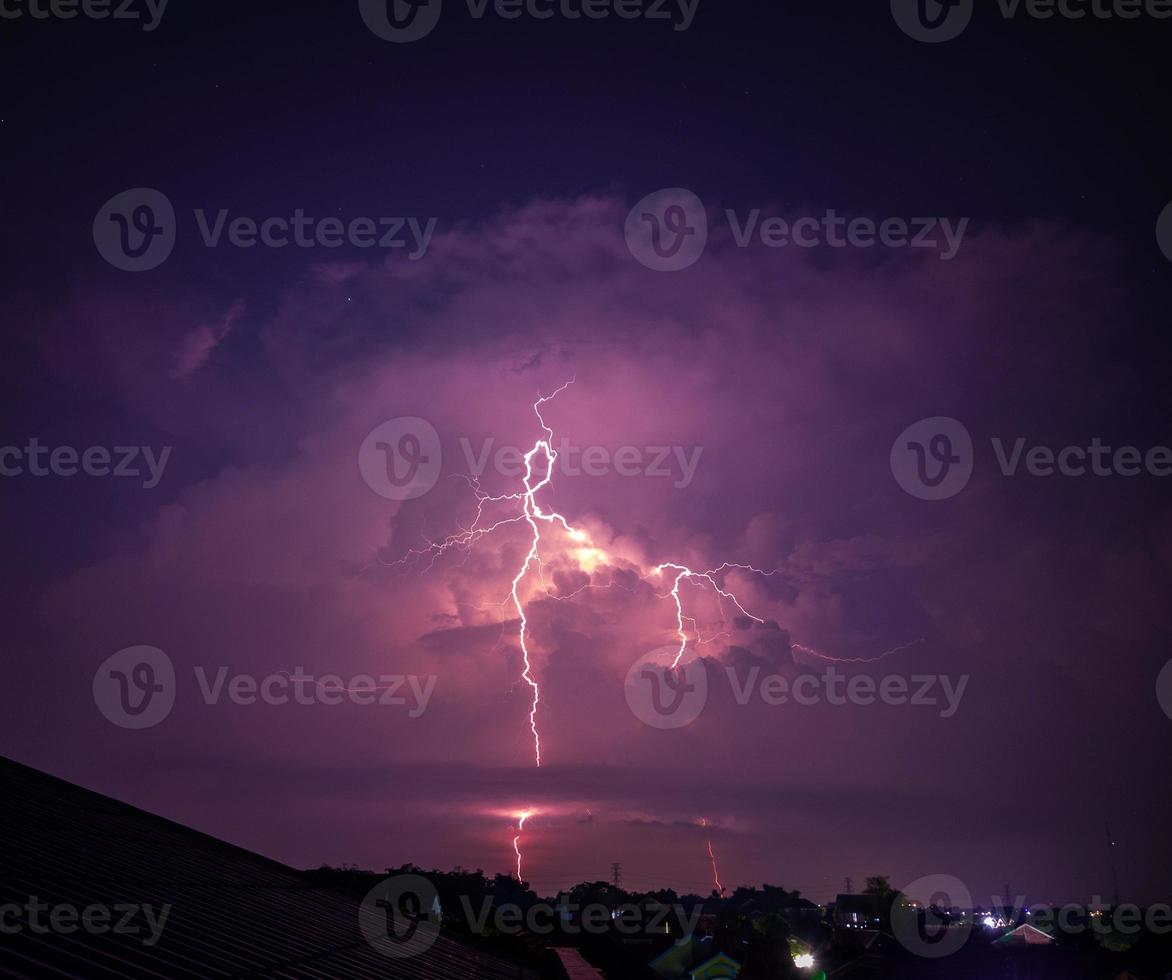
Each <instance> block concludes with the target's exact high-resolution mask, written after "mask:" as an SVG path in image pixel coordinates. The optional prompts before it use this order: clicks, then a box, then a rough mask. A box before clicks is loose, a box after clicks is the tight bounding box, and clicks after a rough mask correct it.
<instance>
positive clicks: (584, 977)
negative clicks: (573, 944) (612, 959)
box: [553, 947, 602, 980]
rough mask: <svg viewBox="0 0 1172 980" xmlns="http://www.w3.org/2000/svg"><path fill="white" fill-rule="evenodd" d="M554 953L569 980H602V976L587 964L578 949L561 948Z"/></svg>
mask: <svg viewBox="0 0 1172 980" xmlns="http://www.w3.org/2000/svg"><path fill="white" fill-rule="evenodd" d="M553 952H554V955H555V956H556V957H557V958H558V962H560V963H561V965H562V969H563V970H564V971H565V974H566V976H567V977H568V978H569V980H602V974H601V973H599V972H598V971H597V970H596V969H594V967H592V966H591V965H590V964H589V963H587V962H586V961H585V960H584V959H583V958H582V954H581V953H579V952H578V951H577V950H576V949H565V948H561V947H559V948H557V949H555V950H554V951H553Z"/></svg>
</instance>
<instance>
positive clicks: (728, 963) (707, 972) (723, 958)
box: [690, 953, 741, 980]
mask: <svg viewBox="0 0 1172 980" xmlns="http://www.w3.org/2000/svg"><path fill="white" fill-rule="evenodd" d="M740 973H741V964H740V963H738V962H737V961H736V960H734V959H733V958H732V957H731V956H729V955H728V954H727V953H717V954H716V955H715V956H713V957H712V958H711V959H708V960H705V961H704V962H703V963H701V964H700V965H699V966H697V967H693V968H692V972H691V974H690V977H691V980H723V978H729V980H735V978H736V977H738V976H740Z"/></svg>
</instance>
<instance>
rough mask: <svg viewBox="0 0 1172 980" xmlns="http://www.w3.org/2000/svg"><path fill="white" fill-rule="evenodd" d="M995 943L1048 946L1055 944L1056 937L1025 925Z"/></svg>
mask: <svg viewBox="0 0 1172 980" xmlns="http://www.w3.org/2000/svg"><path fill="white" fill-rule="evenodd" d="M993 941H994V942H995V943H1002V944H1003V945H1006V946H1048V945H1050V944H1051V943H1052V942H1054V937H1053V936H1050V935H1047V934H1046V933H1044V932H1042V930H1041V929H1038V928H1036V927H1035V926H1031V925H1030V924H1029V923H1024V924H1022V925H1020V926H1018V927H1017V928H1016V929H1012V930H1010V931H1009V932H1007V933H1006V934H1005V935H1004V936H999V937H998V938H997V939H995V940H993Z"/></svg>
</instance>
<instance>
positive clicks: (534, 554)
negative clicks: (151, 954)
mask: <svg viewBox="0 0 1172 980" xmlns="http://www.w3.org/2000/svg"><path fill="white" fill-rule="evenodd" d="M574 382H575V379H573V378H571V379H570V380H569V381H567V382H565V384H563V385H562V386H561V387H559V388H557V389H556V390H554V391H553V392H552V393H551V394H549V395H542V394H541V393H540V392H539V393H538V397H537V400H536V401H535V402H534V403H533V413H534V415H535V416H536V417H537V422H538V425H539V426H540V428H541V432H542V433H543V437H539V438H538V439H537V440H536V441H535V442H534V443H533V446H532V448H531V449H530V450H529V451H528V452H527V453H525V455H524V457H523V459H524V464H525V472H524V477H523V479H522V487H521V489H520V490H518V491H516V492H513V493H504V494H499V495H491V494H488V493H486V492H485V491H484V490H482V489H481V487H480V482H479V480H477V479H474V478H466V479H467V480H468V484H469V486H470V487H471V488H472V492H473V494H474V495H475V497H476V502H477V503H476V515H475V517H474V518H473V520H472V522H471V523H470V524H469V525H468V526H467V527H463V528H461V529H460V530H459V531H457V532H456V533H454V534H450V535H448V536H447V537H445V538H443V539H442V540H440V541H436V542H431V541H428V542H427V547H425V548H419V549H415V548H413V549H410V550H409V551H408V552H407V553H406V555H405V556H404V557H403V558H402V559H400V560H399V561H398V562H395V563H394V564H396V565H402V564H406V563H408V562H411V561H414V560H415V559H418V558H422V557H425V556H426V557H429V558H430V560H431V562H430V565H429V568H430V567H433V566H434V564H435V562H436V561H437V560H438V559H439V558H440V557H442V556H443V555H445V554H446V553H448V552H450V551H462V552H465V553H467V552H470V551H471V549H472V548H473V546H474V545H475V544H476V543H477V542H479V541H480V540H481V539H482V538H484V537H486V536H488V535H490V534H492V533H493V532H495V531H497V530H499V529H501V528H503V527H507V526H511V525H521V524H525V525H527V526H528V528H529V530H530V533H531V535H532V536H531V539H530V542H529V549H528V551H527V552H526V554H525V558H524V560H523V561H522V562H521V564H520V567H518V569H517V571H516V574H515V575H514V576H513V579H512V583H511V587H510V590H509V599H506V600H505V601H504V602H502V603H500V604H498V608H501V607H503V606H504V605H506V604H507V603H508V602H509V601H510V599H511V601H512V605H513V608H514V609H515V610H516V614H517V618H518V620H519V627H518V631H517V639H518V643H519V645H520V648H521V660H522V665H523V667H522V671H521V680H522V681H523V682H524V683H525V684H526V685H527V686H528V688H529V691H530V699H529V714H528V718H529V731H530V733H531V735H532V737H533V758H534V762H535V764H536V766H537V768H541V758H542V756H541V731H540V729H539V727H538V724H537V716H538V709H539V708H540V707H541V704H542V700H541V685H540V683H539V682H538V679H537V677H536V676H535V674H534V668H533V656H532V651H531V650H530V646H529V641H530V629H529V619H528V617H527V616H526V614H525V605H526V601H525V598H524V596H523V595H522V592H523V591H524V584H525V581H526V579H527V577H528V576H529V575H530V573H531V572H532V571H535V572H536V574H537V577H538V581H539V583H540V587H541V591H542V592H543V593H544V594H545V595H546V596H551V597H553V598H558V599H565V598H573V596H575V595H577V594H578V593H580V592H581V591H583V590H584V589H586V588H609V587H612V586H613V585H614V584H615V583H614V581H613V578H612V581H611V583H610V585H609V586H594V585H587V586H584V587H583V588H582V589H578V590H577V591H575V592H574V593H573V594H572V595H570V596H552V593H551V592H550V590H549V587H548V586H547V584H546V582H545V577H544V574H543V566H542V555H541V549H542V543H543V538H542V528H543V526H544V527H548V526H550V525H557V526H558V527H560V528H561V530H562V531H564V532H565V533H566V535H568V537H569V538H570V540H571V541H572V542H573V543H574V547H573V549H572V554H573V557H574V558H575V559H576V560H577V562H578V565H579V567H582V568H584V569H585V570H586V571H587V572H590V571H591V570H592V569H593V567H594V566H595V565H597V564H599V563H601V562H604V561H605V560H607V559H608V558H609V556H608V555H607V554H606V553H605V552H604V551H603V550H601V549H600V548H598V547H596V546H595V545H594V543H593V542H592V540H591V538H590V534H589V532H587V531H585V530H583V529H581V528H577V527H574V526H573V525H571V524H570V522H569V521H568V520H567V519H566V518H565V517H564V516H563V515H562V514H560V513H558V512H557V511H556V510H550V511H546V510H545V509H543V508H542V506H541V504H540V502H539V501H538V494H539V493H540V492H541V491H542V490H544V489H545V488H546V487H548V486H550V484H551V483H552V482H553V476H554V468H555V466H556V465H557V461H558V452H557V450H556V449H554V432H553V429H552V428H551V427H550V426H549V424H548V423H547V422H546V420H545V417H544V415H543V414H542V407H543V406H544V405H547V404H548V403H549V402H551V401H553V400H554V399H555V398H557V396H558V395H560V394H561V393H562V392H563V391H565V390H566V389H567V388H568V387H570V385H572V384H574ZM498 506H504V507H511V508H513V509H514V512H513V513H511V514H507V516H503V517H500V518H499V519H490V517H489V513H490V511H491V510H492V508H494V507H498ZM734 570H735V571H740V572H747V573H750V574H753V575H760V576H764V577H769V576H771V575H775V574H777V571H776V570H775V571H763V570H761V569H759V568H754V567H753V566H752V565H742V564H737V563H733V562H725V563H724V564H722V565H720V566H718V567H716V568H710V569H707V570H704V571H696V570H694V569H692V568H690V567H688V566H687V565H681V564H677V563H675V562H665V563H663V564H661V565H658V566H656V567H654V568H652V569H650V570H649V571H648V572H647V573H646V575H645V574H644V573H643V572H640V577H643V578H647V577H649V576H651V575H654V576H656V577H658V578H659V579H660V580H661V581H662V580H664V579H668V580H670V583H671V584H670V588H669V589H668V591H667V592H664V593H662V594H660V593H656V597H657V598H659V599H666V598H667V597H668V596H671V598H672V600H673V601H674V602H675V607H676V635H677V637H678V638H679V650H678V651H677V653H676V657H675V660H674V662H673V663H672V669H675V668H677V667H678V666H679V663H680V660H681V659H682V658H683V656H684V653H685V651H686V650H687V646H688V629H687V625H688V624H690V625H691V627H692V631H693V633H694V634H695V642H696V643H698V644H704V643H710V642H712V641H713V640H714V639H716V638H717V637H718V636H721V635H725V634H722V633H717V634H715V635H714V636H710V637H708V638H707V639H704V638H703V637H702V636H701V635H700V630H699V626H698V624H697V621H696V619H695V618H693V617H691V616H688V615H687V614H686V613H685V611H684V599H683V597H682V596H681V594H680V586H681V585H682V584H683V583H684V582H690V583H692V584H693V585H696V586H698V587H700V588H705V587H709V588H711V589H712V591H713V593H714V594H715V596H716V601H717V605H718V608H719V609H720V611H721V613H722V614H723V613H724V610H725V604H726V603H731V605H732V606H733V607H735V609H736V611H737V612H738V613H739V614H740V615H742V616H745V617H747V618H748V619H751V620H752V621H753V622H755V623H758V624H762V623H764V622H765V620H763V619H761V618H760V617H759V616H755V615H753V614H752V613H750V612H749V611H748V610H746V609H745V607H744V606H743V605H742V604H741V601H740V599H738V598H737V596H736V595H735V594H733V593H732V592H731V591H729V590H728V589H727V588H726V587H725V586H724V584H723V582H724V577H725V575H726V574H727V573H728V572H731V571H734ZM503 625H504V623H503V622H502V627H503ZM799 649H803V650H809V648H802V647H800V648H799ZM809 652H810V653H811V654H814V655H816V656H823V655H821V654H817V652H816V651H813V650H809ZM894 652H897V651H889V653H894ZM887 655H888V654H883V656H887ZM825 659H833V658H830V657H825ZM880 659H881V658H880ZM534 812H535V811H533V810H526V811H524V812H523V813H522V814H521V815H520V817H519V820H518V824H517V834H516V836H515V837H514V838H513V850H514V852H515V854H516V857H517V879H518V881H520V880H521V849H520V840H521V832H522V830H523V829H524V825H525V821H526V820H527V819H528V818H529V817H530V816H532V815H533V813H534ZM703 825H704V826H705V827H707V826H708V823H707V821H704V824H703ZM708 853H709V858H710V859H711V862H712V871H713V878H714V879H715V881H716V887H717V890H718V891H719V892H720V893H721V894H722V895H723V894H724V886H723V885H721V883H720V876H719V874H718V872H717V867H716V856H715V854H714V853H713V851H712V841H711V839H709V840H708Z"/></svg>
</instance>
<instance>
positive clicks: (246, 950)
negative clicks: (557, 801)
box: [0, 758, 535, 980]
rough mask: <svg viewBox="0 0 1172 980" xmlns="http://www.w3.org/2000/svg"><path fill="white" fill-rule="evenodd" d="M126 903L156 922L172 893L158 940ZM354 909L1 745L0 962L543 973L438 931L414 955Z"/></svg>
mask: <svg viewBox="0 0 1172 980" xmlns="http://www.w3.org/2000/svg"><path fill="white" fill-rule="evenodd" d="M30 902H31V903H33V904H34V906H36V905H38V903H39V904H43V905H45V906H48V908H49V909H54V908H60V907H64V906H69V907H71V908H74V909H77V910H83V909H85V908H87V907H89V906H93V905H101V906H105V907H107V908H110V909H111V910H112V911H111V913H110V914H111V915H112V919H111V921H110V922H108V923H106V924H105V927H104V928H105V930H106V931H105V934H97V931H98V930H101V929H103V923H102V922H101V921H100V919H98V918H92V919H91V920H90V926H91V928H90V929H88V930H87V929H82V928H79V927H78V926H77V924H76V923H74V924H73V929H72V930H71V929H70V923H69V921H68V918H67V917H65V913H64V912H58V916H59V919H58V922H57V927H56V928H53V927H52V924H53V923H52V919H50V918H49V912H48V911H35V912H30V911H29V903H30ZM9 903H12V904H14V905H16V906H18V907H19V909H17V910H13V908H12V907H11V904H9ZM130 905H133V906H135V907H136V908H138V909H140V910H141V909H142V908H143V907H145V906H149V907H150V909H151V910H152V912H153V914H154V916H155V919H154V921H155V922H156V923H158V921H159V916H160V915H161V914H162V912H163V909H164V907H165V906H168V905H169V906H170V907H171V908H170V913H169V915H168V916H167V918H166V919H165V921H164V922H163V926H162V929H161V930H157V935H158V941H157V943H155V944H154V945H151V944H149V940H150V938H151V932H152V930H151V928H150V922H149V920H148V919H147V918H146V916H145V913H144V912H143V911H139V912H136V913H135V914H134V916H133V917H132V918H130V919H128V920H127V921H126V925H127V927H128V928H129V927H132V926H137V928H138V929H139V933H138V934H137V935H128V934H117V935H115V934H114V933H112V932H111V931H109V926H111V925H113V924H114V922H115V921H121V920H124V919H126V917H127V916H128V914H129V913H128V910H127V909H126V908H125V906H130ZM117 906H123V908H122V909H118V908H117ZM359 909H360V906H359V904H358V903H357V902H356V901H354V900H353V899H352V898H350V897H348V896H346V895H343V894H341V893H337V892H334V891H331V890H329V889H327V888H323V887H320V886H317V885H314V884H310V883H308V882H307V881H306V879H305V878H304V877H302V876H301V875H300V874H299V873H298V872H297V871H295V870H293V869H292V868H288V867H286V866H284V865H282V864H279V863H277V862H275V861H270V860H269V859H267V858H264V857H261V856H260V855H257V854H253V853H251V852H249V851H245V850H243V849H241V848H238V847H234V846H232V845H231V844H227V843H225V842H223V841H220V840H217V839H215V838H214V837H209V836H207V835H206V834H201V833H199V832H198V831H194V830H191V829H189V828H187V827H183V826H181V825H179V824H176V823H173V822H171V821H169V820H164V819H163V818H161V817H156V816H154V815H152V814H149V813H146V812H144V811H142V810H138V809H135V808H134V807H131V806H128V805H126V804H124V803H119V802H117V801H116V800H112V799H109V798H108V797H104V796H101V795H99V794H97V793H92V792H90V791H88V790H85V789H82V788H80V787H78V786H74V785H72V784H70V783H66V782H63V781H62V780H59V779H55V778H54V777H51V776H47V775H45V774H44V773H40V772H37V771H36V770H33V769H29V768H27V767H25V766H22V765H19V764H18V763H15V762H11V761H9V760H7V759H3V758H0V933H2V934H0V976H5V977H23V978H28V980H42V978H45V980H47V978H53V977H84V978H87V980H91V978H92V980H106V978H115V977H158V978H168V980H185V978H213V977H269V978H278V977H281V978H290V980H292V978H297V980H346V978H351V977H353V978H370V980H373V978H379V977H393V978H404V980H413V978H420V980H434V978H437V977H439V978H448V977H452V978H485V980H519V978H520V980H532V978H533V977H535V974H533V973H530V972H529V971H522V969H521V968H520V967H519V966H518V965H516V964H512V963H509V962H507V961H504V960H501V959H498V958H496V957H492V956H487V955H484V954H482V953H480V952H479V951H477V950H475V949H472V948H470V947H468V946H465V945H463V944H461V943H457V942H454V941H452V940H450V939H448V938H446V937H445V936H443V935H442V934H441V935H440V936H439V937H438V938H437V939H436V940H435V943H434V945H433V946H432V947H431V948H430V949H427V950H424V951H421V952H420V953H419V955H417V956H413V957H410V958H390V957H388V956H385V955H383V954H382V953H380V952H378V951H376V950H375V949H374V948H373V947H372V946H371V945H369V944H368V943H367V942H366V941H365V940H364V939H363V936H362V933H361V931H360V929H359ZM95 915H96V913H95ZM34 925H36V926H41V927H42V930H41V931H36V930H35V929H34ZM45 927H48V928H45ZM14 929H15V930H16V931H15V932H14V931H13V930H14ZM144 940H146V941H144Z"/></svg>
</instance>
